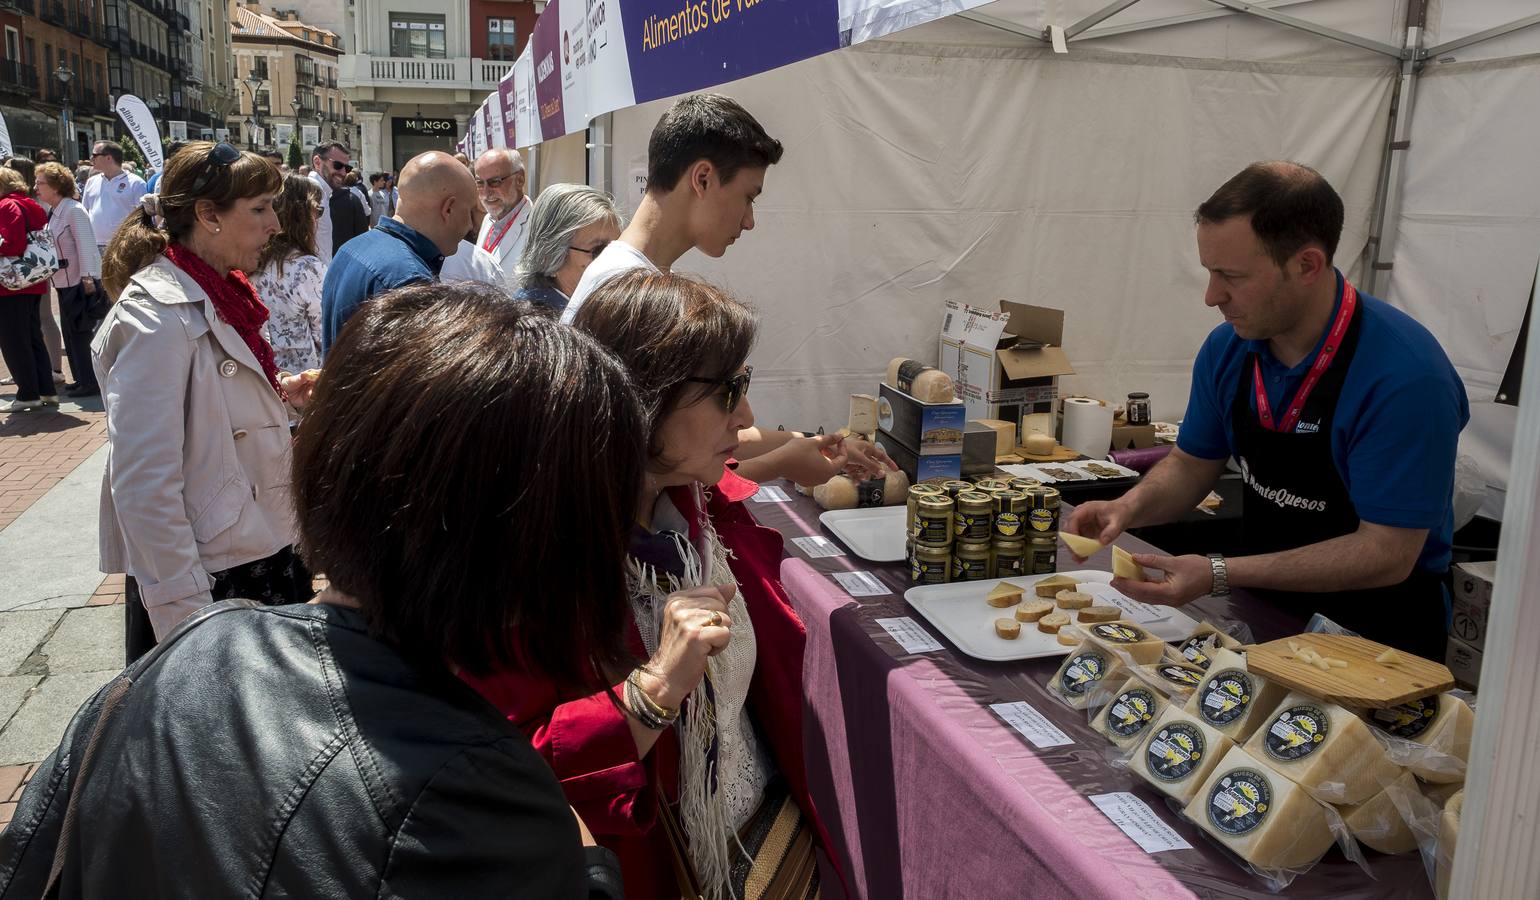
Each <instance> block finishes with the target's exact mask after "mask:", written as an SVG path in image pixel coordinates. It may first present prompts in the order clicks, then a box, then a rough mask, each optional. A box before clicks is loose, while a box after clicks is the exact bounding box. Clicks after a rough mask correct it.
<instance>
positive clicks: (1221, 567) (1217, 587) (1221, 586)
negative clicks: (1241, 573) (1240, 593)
mask: <svg viewBox="0 0 1540 900" xmlns="http://www.w3.org/2000/svg"><path fill="white" fill-rule="evenodd" d="M1208 564H1209V567H1210V568H1211V569H1213V570H1214V583H1213V585H1212V586H1210V588H1209V594H1210V595H1212V596H1215V597H1223V596H1224V595H1226V594H1228V593H1230V569H1229V567H1228V566H1226V565H1225V558H1224V557H1223V556H1220V555H1219V554H1218V553H1210V554H1209V555H1208Z"/></svg>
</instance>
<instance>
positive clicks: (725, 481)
mask: <svg viewBox="0 0 1540 900" xmlns="http://www.w3.org/2000/svg"><path fill="white" fill-rule="evenodd" d="M573 325H574V327H576V328H577V329H579V330H582V331H587V332H588V333H589V334H590V335H591V336H592V337H594V338H595V339H597V340H598V342H599V343H601V344H603V345H604V346H606V347H608V348H609V349H610V350H611V351H612V352H614V353H615V354H616V355H617V356H618V357H620V359H621V361H622V362H623V363H625V364H626V366H627V368H628V369H629V370H630V372H631V377H632V379H633V380H634V381H635V383H636V386H637V389H638V391H639V392H640V394H641V396H642V400H643V404H644V406H645V408H646V410H647V413H648V418H649V425H650V427H649V438H648V442H647V476H646V482H645V485H644V487H643V490H642V493H641V496H639V497H638V498H637V504H636V525H635V527H634V528H633V529H632V537H631V546H630V560H629V563H628V567H627V569H628V571H627V574H628V588H629V593H630V595H631V604H630V608H631V614H632V621H631V622H630V623H628V624H629V625H630V627H629V628H628V631H629V640H630V645H631V649H632V652H633V653H634V654H635V656H636V658H638V659H642V660H645V662H643V663H641V664H640V665H637V666H636V667H635V668H632V669H630V670H629V671H605V672H602V673H600V674H601V675H603V676H604V677H605V679H606V682H607V683H608V684H611V685H613V687H612V688H611V689H610V690H609V691H606V692H600V693H594V694H587V695H585V694H584V692H582V691H579V690H576V689H575V688H574V686H572V685H567V684H562V683H558V682H554V681H550V680H547V679H543V678H541V677H540V676H538V675H534V674H530V673H529V672H526V671H519V672H502V673H499V674H498V675H495V676H492V677H481V678H477V677H468V678H467V680H468V681H469V682H470V683H471V684H472V685H474V686H475V687H477V688H478V689H479V690H480V691H481V692H482V694H483V695H484V696H486V697H487V699H489V700H491V701H492V702H493V703H494V704H496V705H497V706H498V708H499V709H501V710H503V712H505V713H506V714H507V715H508V717H509V719H510V720H511V721H513V722H514V723H515V724H517V725H518V726H519V727H520V728H522V729H523V730H524V731H525V733H527V734H529V736H530V739H531V740H532V741H533V742H534V745H535V748H536V749H537V750H540V751H541V752H542V753H543V754H544V755H545V757H546V759H547V760H548V761H549V762H550V764H551V767H552V768H553V769H554V770H555V772H556V775H557V777H558V778H560V779H561V781H562V784H563V787H564V788H565V789H566V792H567V799H568V800H569V801H570V802H571V803H572V804H573V806H574V808H576V809H577V811H578V814H579V815H580V816H581V817H582V818H583V821H584V822H586V823H587V824H588V826H589V827H590V828H591V829H592V830H593V833H594V836H595V838H596V839H597V840H598V841H599V843H600V844H601V845H603V846H606V847H609V848H610V849H612V850H614V851H615V852H616V854H617V855H619V857H620V860H621V871H622V875H623V878H624V881H625V885H626V896H627V897H630V898H632V900H636V898H644V900H650V898H665V897H667V898H677V897H679V896H681V894H683V895H684V896H687V897H700V896H705V897H712V898H725V897H727V896H729V892H731V896H734V897H743V896H745V895H746V894H745V884H746V883H748V882H749V881H750V880H752V881H753V882H754V883H755V884H756V885H761V886H762V887H763V892H762V893H760V894H758V896H763V897H797V898H803V897H813V896H817V895H818V893H819V889H820V885H819V879H818V865H817V858H816V854H815V847H817V846H823V847H828V846H829V843H828V837H827V831H826V830H825V829H824V827H823V825H822V823H821V822H819V820H818V818H817V815H816V811H815V810H814V808H813V805H812V800H811V797H810V796H809V793H808V787H807V773H806V768H805V765H804V761H803V757H802V705H803V702H802V701H803V698H802V692H801V684H802V651H803V645H804V643H805V640H806V632H805V630H804V629H803V626H802V622H801V620H800V619H798V618H797V615H796V613H795V612H794V611H793V610H792V608H791V606H790V604H789V603H788V601H787V599H786V596H785V593H784V590H783V589H782V587H781V584H780V581H779V575H778V573H779V570H780V562H781V546H782V543H781V536H780V534H779V533H777V532H776V531H774V530H772V529H768V528H762V527H760V526H759V525H758V524H756V523H755V522H754V520H753V518H752V517H751V516H750V515H749V513H748V510H747V509H746V508H745V507H744V505H743V501H744V500H746V499H747V498H748V497H749V496H751V495H753V494H754V492H755V491H756V490H757V485H755V484H753V483H751V482H748V481H746V480H744V479H742V478H739V477H738V476H736V475H735V474H734V473H733V472H732V471H731V469H729V468H727V466H728V464H729V463H730V461H731V459H732V456H733V452H734V450H735V449H736V447H737V444H738V432H739V430H740V429H743V428H747V427H749V426H750V425H752V424H753V422H754V413H753V411H752V410H751V408H750V406H749V402H748V398H747V396H746V394H747V391H748V386H749V378H750V374H751V372H750V369H749V368H748V367H747V366H745V365H744V361H745V360H746V359H747V357H748V354H749V349H750V347H751V346H752V344H753V342H754V337H755V334H756V331H757V324H756V322H755V318H754V315H753V313H751V312H750V311H749V310H748V309H747V308H746V307H745V306H743V305H742V304H741V303H739V302H737V301H736V300H733V299H732V298H730V297H728V296H727V295H726V294H724V293H722V292H721V291H719V290H717V289H716V288H714V287H712V286H710V285H708V284H706V283H704V282H701V281H698V280H695V279H693V278H689V277H687V276H683V275H676V274H670V273H658V272H648V271H645V270H634V271H631V272H628V273H625V274H622V275H619V276H616V277H615V278H614V279H612V280H611V281H608V282H606V283H605V284H604V285H603V286H601V287H600V288H599V289H598V290H596V291H595V292H594V293H593V294H592V295H591V296H590V297H589V299H588V301H587V303H585V304H584V305H583V309H582V310H581V311H580V312H579V314H578V316H577V319H576V321H575V322H574V323H573ZM831 893H833V894H837V893H838V891H837V890H834V891H831Z"/></svg>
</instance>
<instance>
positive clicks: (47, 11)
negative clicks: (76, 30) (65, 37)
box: [37, 0, 70, 28]
mask: <svg viewBox="0 0 1540 900" xmlns="http://www.w3.org/2000/svg"><path fill="white" fill-rule="evenodd" d="M37 13H38V18H40V19H42V20H43V21H44V22H47V23H48V24H50V25H58V26H59V27H61V28H68V27H69V25H70V17H69V11H68V10H66V9H65V8H64V4H63V3H59V2H57V0H41V2H40V3H39V4H38V11H37Z"/></svg>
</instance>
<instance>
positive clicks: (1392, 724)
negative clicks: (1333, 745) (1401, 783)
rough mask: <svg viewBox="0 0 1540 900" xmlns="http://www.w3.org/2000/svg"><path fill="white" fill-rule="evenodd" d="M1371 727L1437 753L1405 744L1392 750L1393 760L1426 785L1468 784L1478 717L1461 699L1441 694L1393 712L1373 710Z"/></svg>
mask: <svg viewBox="0 0 1540 900" xmlns="http://www.w3.org/2000/svg"><path fill="white" fill-rule="evenodd" d="M1369 724H1371V725H1373V726H1374V727H1376V728H1378V729H1379V730H1381V731H1383V732H1384V733H1386V734H1388V735H1390V736H1391V737H1392V738H1400V739H1401V740H1403V741H1411V742H1412V743H1414V744H1421V745H1422V746H1424V747H1427V748H1428V749H1430V750H1432V751H1434V752H1433V753H1418V752H1417V748H1416V747H1409V746H1406V745H1404V744H1399V745H1398V746H1394V747H1392V748H1391V758H1392V759H1394V760H1396V761H1398V762H1400V763H1402V764H1403V765H1405V766H1406V767H1407V768H1408V769H1411V770H1412V772H1413V774H1415V775H1416V776H1417V777H1418V778H1421V779H1422V780H1423V781H1431V782H1434V783H1435V784H1449V783H1452V782H1457V781H1464V780H1465V761H1466V760H1467V759H1469V758H1470V736H1471V729H1472V728H1474V727H1475V725H1476V714H1475V713H1473V712H1471V708H1470V707H1469V706H1467V705H1466V704H1465V703H1464V702H1462V701H1461V700H1460V699H1459V698H1457V697H1452V696H1450V695H1449V694H1439V695H1438V696H1436V697H1427V698H1425V699H1422V700H1413V701H1412V702H1411V703H1404V704H1402V705H1400V706H1393V707H1391V708H1390V709H1374V710H1370V711H1369ZM1392 743H1398V742H1394V741H1393V742H1392Z"/></svg>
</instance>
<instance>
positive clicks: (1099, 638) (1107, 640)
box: [1082, 620, 1166, 666]
mask: <svg viewBox="0 0 1540 900" xmlns="http://www.w3.org/2000/svg"><path fill="white" fill-rule="evenodd" d="M1082 627H1084V628H1085V633H1086V636H1087V639H1088V640H1091V641H1095V642H1096V643H1098V644H1101V645H1102V646H1104V647H1106V648H1108V649H1110V650H1115V651H1117V652H1118V653H1119V654H1121V655H1126V656H1127V657H1128V658H1130V659H1132V660H1133V661H1134V663H1135V664H1136V665H1141V666H1148V665H1151V664H1153V663H1157V662H1160V659H1161V657H1162V656H1163V655H1164V654H1165V652H1166V642H1165V641H1163V640H1161V639H1160V638H1158V637H1156V636H1154V635H1153V634H1150V633H1149V632H1148V631H1145V630H1144V629H1143V628H1140V627H1139V626H1138V625H1135V624H1134V623H1132V622H1126V621H1122V620H1119V621H1116V622H1097V623H1095V624H1088V625H1084V626H1082Z"/></svg>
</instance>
